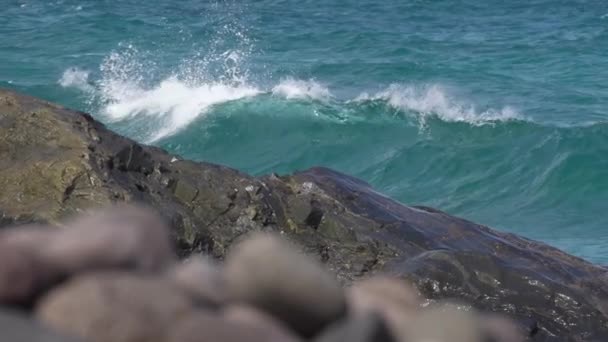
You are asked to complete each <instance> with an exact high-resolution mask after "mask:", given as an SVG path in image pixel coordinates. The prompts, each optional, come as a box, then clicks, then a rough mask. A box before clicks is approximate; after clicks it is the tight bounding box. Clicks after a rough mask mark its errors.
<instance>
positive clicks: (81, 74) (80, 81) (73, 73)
mask: <svg viewBox="0 0 608 342" xmlns="http://www.w3.org/2000/svg"><path fill="white" fill-rule="evenodd" d="M57 82H58V83H59V85H61V86H62V87H64V88H76V89H79V90H81V91H84V92H91V91H94V90H95V88H94V87H93V86H92V85H91V84H90V83H89V71H87V70H82V69H80V68H75V67H72V68H68V69H67V70H65V71H64V72H63V75H61V78H60V79H59V81H57Z"/></svg>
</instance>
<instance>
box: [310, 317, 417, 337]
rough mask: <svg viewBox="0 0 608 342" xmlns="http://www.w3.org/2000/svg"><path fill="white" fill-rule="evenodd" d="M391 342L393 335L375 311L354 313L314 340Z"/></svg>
mask: <svg viewBox="0 0 608 342" xmlns="http://www.w3.org/2000/svg"><path fill="white" fill-rule="evenodd" d="M346 341H348V342H391V341H395V342H397V341H398V340H396V339H395V337H394V336H393V335H392V333H391V331H390V330H389V328H388V327H387V325H386V323H385V321H384V319H383V318H382V317H381V316H379V315H377V314H374V313H367V314H362V315H353V316H350V317H349V318H346V319H344V320H342V321H340V322H337V323H334V324H333V325H332V326H330V327H329V328H328V329H326V330H325V331H324V332H323V333H322V334H321V335H320V336H317V337H316V338H315V339H314V342H346ZM405 341H406V340H403V342H405Z"/></svg>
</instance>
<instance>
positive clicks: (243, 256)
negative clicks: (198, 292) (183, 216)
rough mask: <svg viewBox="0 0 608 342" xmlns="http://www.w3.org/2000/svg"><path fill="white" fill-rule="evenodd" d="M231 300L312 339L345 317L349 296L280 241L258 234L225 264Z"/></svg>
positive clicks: (321, 270)
mask: <svg viewBox="0 0 608 342" xmlns="http://www.w3.org/2000/svg"><path fill="white" fill-rule="evenodd" d="M225 278H226V282H227V290H228V297H229V299H230V300H231V301H233V302H237V303H245V304H249V305H252V306H254V307H256V308H259V309H261V310H263V311H265V312H267V313H269V314H271V315H273V316H274V317H276V318H278V319H280V320H282V321H283V322H285V323H286V324H287V325H288V326H289V327H290V328H291V329H293V330H294V331H296V332H298V333H299V334H301V335H302V336H304V337H311V336H314V335H315V334H316V333H318V332H319V331H320V330H321V329H323V328H324V327H325V326H326V325H328V324H330V323H332V322H333V321H335V320H337V319H339V318H340V317H342V315H343V314H344V312H345V298H344V294H343V291H342V289H341V287H340V286H339V284H338V283H337V282H336V280H335V279H334V278H333V277H332V276H331V275H329V274H328V273H327V272H326V271H325V270H323V268H322V267H321V265H319V264H318V263H317V262H316V261H314V260H311V259H310V258H308V257H306V256H305V255H303V254H301V253H299V252H297V251H296V249H295V248H294V247H293V246H291V245H289V244H288V243H286V242H285V241H282V240H281V239H279V238H278V237H275V236H272V235H266V234H260V235H254V236H253V237H251V238H250V239H248V240H246V241H244V242H242V243H241V244H239V245H238V246H236V247H235V248H234V249H233V250H232V251H231V252H230V253H229V255H228V257H227V259H226V265H225Z"/></svg>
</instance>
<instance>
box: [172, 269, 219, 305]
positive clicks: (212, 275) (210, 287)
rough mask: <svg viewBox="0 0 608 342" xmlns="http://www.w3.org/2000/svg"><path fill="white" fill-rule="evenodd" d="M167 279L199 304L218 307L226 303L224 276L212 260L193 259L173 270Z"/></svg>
mask: <svg viewBox="0 0 608 342" xmlns="http://www.w3.org/2000/svg"><path fill="white" fill-rule="evenodd" d="M167 277H168V279H169V280H170V281H171V282H173V283H174V284H175V285H176V286H177V287H179V288H180V289H181V290H182V291H184V292H185V293H187V294H188V295H189V296H190V297H191V298H193V300H195V301H196V302H198V303H201V304H204V305H209V306H215V307H217V306H220V305H222V304H224V302H225V301H226V288H225V286H226V284H225V281H224V278H223V274H222V272H221V270H220V269H219V268H218V267H217V266H216V265H215V264H214V263H213V262H212V261H211V260H208V259H204V258H202V257H192V258H190V259H189V260H187V261H185V262H183V263H180V264H178V265H176V266H174V267H173V268H171V269H170V270H169V271H168V274H167Z"/></svg>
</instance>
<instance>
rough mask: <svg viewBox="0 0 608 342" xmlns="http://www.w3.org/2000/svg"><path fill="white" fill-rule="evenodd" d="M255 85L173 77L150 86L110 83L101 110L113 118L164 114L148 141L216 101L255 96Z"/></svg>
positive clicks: (181, 124) (182, 124)
mask: <svg viewBox="0 0 608 342" xmlns="http://www.w3.org/2000/svg"><path fill="white" fill-rule="evenodd" d="M259 93H260V90H258V89H257V88H255V87H250V86H245V85H243V86H232V85H228V84H222V83H211V84H200V85H188V84H186V83H184V82H182V81H180V80H179V79H177V78H175V77H171V78H168V79H166V80H164V81H162V82H161V83H160V84H159V85H158V86H157V87H154V88H152V89H141V88H138V87H136V86H134V85H132V84H116V83H114V84H112V86H111V87H110V88H108V89H106V96H109V97H110V98H112V99H113V101H112V102H110V103H109V104H107V105H106V106H105V108H104V114H106V115H107V116H108V117H109V118H111V119H113V120H122V119H125V118H129V117H133V116H136V115H150V116H154V117H165V118H166V119H168V120H166V121H164V122H165V123H164V126H163V127H162V128H160V129H159V130H158V131H157V132H156V133H155V134H153V135H152V136H151V137H150V139H149V140H150V141H155V140H158V139H161V138H163V137H165V136H168V135H171V134H173V133H175V132H176V131H178V130H180V129H181V128H183V127H186V126H187V125H188V124H189V123H190V122H192V121H193V120H195V119H196V118H197V117H199V116H200V115H203V114H205V113H206V112H207V111H208V110H209V108H210V107H212V106H213V105H216V104H220V103H224V102H228V101H233V100H237V99H242V98H245V97H250V96H255V95H257V94H259Z"/></svg>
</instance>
